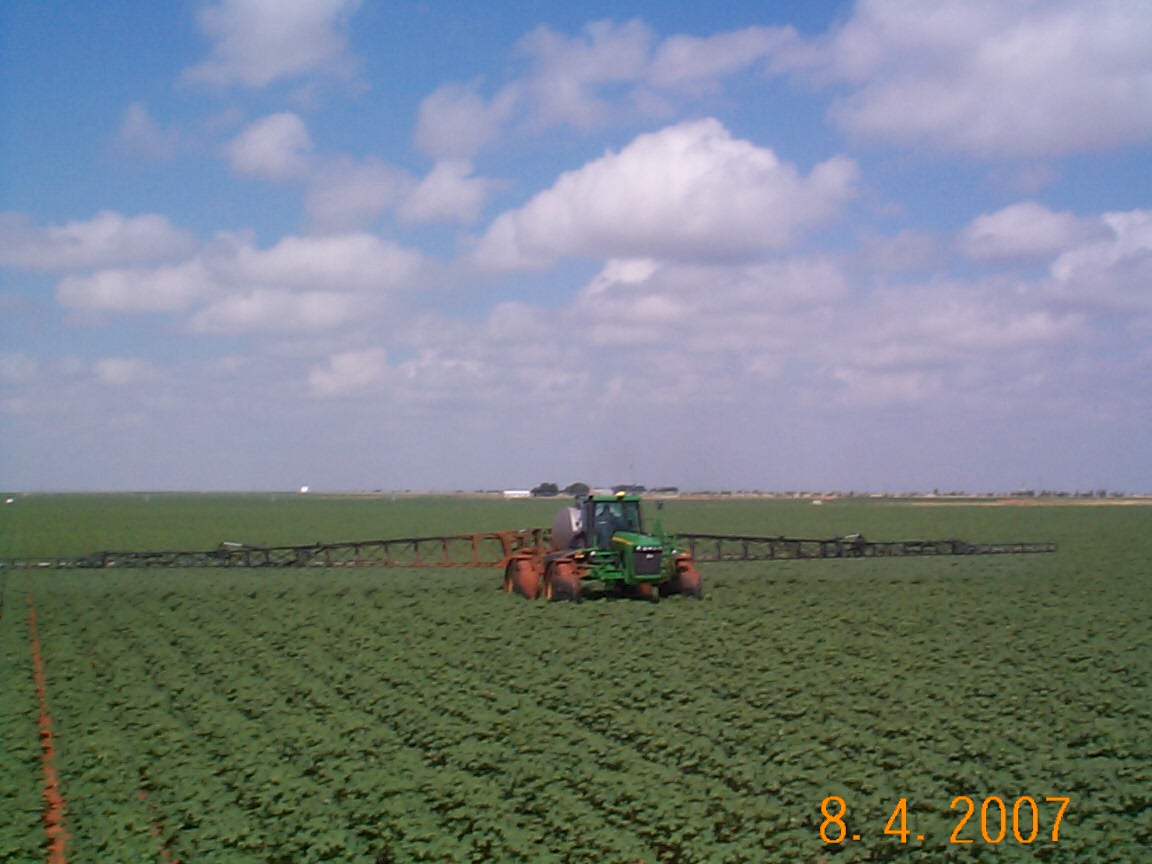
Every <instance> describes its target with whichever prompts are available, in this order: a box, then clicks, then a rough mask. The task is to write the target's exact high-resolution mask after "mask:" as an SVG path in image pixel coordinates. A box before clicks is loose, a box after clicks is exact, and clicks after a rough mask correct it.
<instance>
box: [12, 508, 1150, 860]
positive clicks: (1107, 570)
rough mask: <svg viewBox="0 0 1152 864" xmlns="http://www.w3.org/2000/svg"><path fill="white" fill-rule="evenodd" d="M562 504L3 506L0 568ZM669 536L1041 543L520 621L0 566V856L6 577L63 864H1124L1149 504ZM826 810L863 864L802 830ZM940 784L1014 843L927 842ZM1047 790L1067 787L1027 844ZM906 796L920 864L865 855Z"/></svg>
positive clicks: (442, 605) (336, 577)
mask: <svg viewBox="0 0 1152 864" xmlns="http://www.w3.org/2000/svg"><path fill="white" fill-rule="evenodd" d="M158 498H159V500H158ZM556 506H557V504H556V503H555V502H532V501H513V502H503V501H495V500H487V501H484V500H468V499H460V500H455V499H431V500H430V499H415V500H412V499H408V500H400V501H396V502H392V501H390V500H388V499H383V500H370V499H365V500H339V499H334V500H322V499H313V498H311V497H310V496H280V498H279V499H278V500H277V501H276V502H272V501H269V500H268V497H267V496H263V497H261V498H256V497H252V498H244V497H241V496H211V497H209V496H172V497H169V496H153V497H152V499H151V501H149V502H144V501H143V500H142V499H140V498H139V497H133V496H108V497H103V498H98V497H91V498H88V497H76V498H71V497H69V498H62V497H61V498H49V497H44V498H37V497H31V498H24V499H20V501H19V503H18V505H12V506H11V507H9V508H5V509H4V510H0V514H2V515H0V519H3V520H5V521H3V522H0V544H3V546H4V547H5V548H4V549H3V552H0V554H30V553H31V551H32V550H35V552H36V553H38V554H48V553H50V552H58V551H59V552H83V551H89V550H90V549H92V548H97V547H100V546H116V547H121V548H142V547H146V546H148V545H153V546H155V547H157V548H160V547H168V548H171V547H173V546H181V545H183V546H191V547H193V548H195V547H201V546H205V545H209V546H210V545H214V544H215V543H216V542H219V541H220V540H222V539H240V540H247V541H249V542H259V541H265V542H270V541H276V542H303V541H307V540H317V539H325V540H329V539H340V538H350V537H360V538H366V537H373V536H377V537H378V536H395V535H397V534H409V535H411V534H435V533H441V532H459V531H468V530H486V529H491V528H511V527H526V526H529V525H540V524H546V523H547V522H548V521H550V518H551V515H552V512H553V510H554V509H555V507H556ZM149 508H152V509H149ZM157 510H158V511H160V514H161V515H159V516H156V515H153V513H154V512H155V511H157ZM9 511H11V512H9ZM649 515H650V516H651V515H652V514H649ZM662 516H663V518H664V520H665V523H666V524H667V526H668V527H669V528H670V529H671V530H677V529H679V530H687V529H694V530H698V531H702V532H706V531H718V532H731V533H754V534H780V533H787V534H794V535H796V534H799V535H807V536H831V535H835V534H845V533H849V532H852V531H862V532H863V533H864V534H866V535H867V536H869V537H871V538H875V539H885V538H913V537H963V538H965V539H970V540H973V541H994V540H1012V539H1017V540H1054V541H1056V542H1059V543H1060V544H1061V551H1060V552H1059V554H1058V555H1056V556H1034V557H1003V558H977V559H970V560H969V559H957V558H948V559H939V560H894V559H875V560H852V561H796V562H776V563H764V564H757V565H736V564H731V565H705V566H704V567H703V568H702V569H703V572H704V577H705V592H706V596H707V599H706V600H705V601H703V602H694V601H689V600H685V599H682V598H669V599H668V600H666V601H665V602H662V603H660V604H648V603H642V602H641V603H633V602H624V601H608V600H605V601H594V602H585V603H582V604H578V605H577V604H566V603H565V604H552V605H549V604H546V603H529V602H526V601H524V600H522V599H520V598H517V597H513V596H509V595H505V594H502V593H501V592H499V591H498V590H497V586H498V583H499V577H498V575H497V574H496V573H494V572H493V571H435V570H433V571H404V570H391V571H368V570H334V571H287V572H265V571H247V572H240V571H237V572H212V571H147V572H116V571H101V572H97V573H86V572H47V571H45V572H38V571H34V572H31V573H18V574H16V573H14V574H9V575H8V576H7V584H6V586H5V588H4V594H3V596H4V607H3V608H4V612H3V615H2V617H0V709H2V710H0V736H3V737H2V739H0V743H2V744H3V746H2V747H0V807H2V808H3V811H4V813H5V816H8V814H9V813H11V814H15V818H12V819H5V820H0V858H2V859H3V860H13V861H25V860H27V861H33V860H41V859H42V857H43V856H42V853H41V852H40V848H41V845H42V841H43V828H42V826H41V825H40V823H39V811H40V809H41V807H42V802H41V801H40V798H39V794H40V789H41V788H42V778H41V776H40V773H39V762H38V759H39V752H38V742H37V740H36V713H37V706H36V702H35V696H34V693H33V691H32V684H31V668H30V662H29V660H28V653H27V650H28V649H27V612H26V605H25V596H26V594H27V593H28V588H30V589H31V593H32V596H33V599H34V602H35V604H36V609H37V614H38V619H39V627H40V634H41V640H42V642H43V646H44V662H45V668H46V673H47V676H48V687H49V700H50V702H51V706H52V713H53V717H54V720H55V724H56V728H57V744H58V746H59V754H58V759H57V762H58V768H59V771H60V776H61V791H62V793H63V794H64V797H65V798H66V800H67V802H68V809H67V812H66V819H67V820H68V823H67V824H68V829H69V831H70V832H72V835H73V837H72V840H71V841H70V845H69V856H68V860H69V861H70V862H73V861H75V862H89V861H90V862H97V861H100V862H104V861H156V860H159V854H160V848H161V845H165V844H166V845H167V848H168V850H169V853H170V855H171V857H173V858H176V859H179V860H181V861H196V862H310V861H356V862H365V864H371V862H383V864H387V862H396V864H408V862H414V861H438V862H550V861H551V862H557V864H579V862H589V864H592V862H596V864H600V862H621V864H623V862H630V864H634V862H637V861H639V862H646V864H656V862H667V864H672V862H679V864H697V862H699V864H703V862H749V864H752V862H755V864H761V862H777V861H779V862H789V864H791V862H815V861H819V860H822V859H828V860H835V861H839V862H852V861H864V860H888V861H908V862H913V861H933V862H941V861H943V862H965V864H967V862H979V861H991V860H997V861H1021V862H1023V861H1031V860H1044V861H1048V862H1077V864H1079V862H1105V861H1116V862H1121V861H1125V862H1129V861H1136V862H1138V861H1149V860H1152V856H1150V854H1149V852H1148V850H1149V849H1150V848H1152V795H1150V793H1149V789H1150V788H1152V712H1150V710H1149V705H1150V704H1152V698H1150V696H1152V690H1150V687H1152V643H1150V641H1149V638H1150V637H1149V628H1148V623H1149V621H1150V620H1152V592H1150V591H1149V577H1150V575H1152V573H1150V565H1149V561H1150V560H1152V555H1150V551H1152V543H1150V541H1149V536H1150V532H1149V528H1150V527H1152V518H1150V517H1152V508H1146V507H1117V506H1111V507H1102V506H1073V505H1068V506H1033V507H1017V508H1008V507H945V506H933V507H922V506H913V505H907V504H891V503H887V502H869V501H858V502H852V503H843V502H833V503H830V504H826V505H825V506H822V507H812V506H810V505H806V504H804V503H801V502H747V501H738V500H733V501H725V502H695V501H686V500H681V501H674V502H670V503H669V504H668V505H667V506H666V508H665V510H664V511H663V513H662ZM173 517H178V518H173ZM421 520H423V521H422V522H421ZM93 538H102V539H103V540H106V541H107V542H100V543H94V542H92V541H93ZM0 578H2V577H0ZM141 791H144V792H146V793H147V796H146V798H144V799H142V798H141V797H140V795H139V793H140V792H141ZM827 795H840V796H842V797H843V798H844V799H845V800H846V802H847V803H848V808H849V812H848V817H847V819H848V823H849V825H850V827H851V830H853V831H856V832H858V833H860V834H862V835H863V839H862V840H861V841H859V842H851V841H848V842H846V843H844V844H843V845H842V846H825V845H824V844H823V843H822V842H821V841H820V837H819V826H820V821H821V818H822V817H821V815H820V810H819V807H820V802H821V800H822V799H823V798H824V797H825V796H827ZM957 795H968V796H971V797H973V798H974V799H976V800H977V802H979V801H980V800H981V799H982V798H984V797H985V796H988V795H999V796H1000V797H1002V798H1004V799H1005V800H1007V801H1009V803H1011V802H1012V801H1014V800H1015V799H1016V798H1017V797H1018V796H1021V795H1030V796H1032V797H1034V798H1036V799H1037V800H1038V801H1040V802H1041V808H1042V809H1041V814H1042V830H1041V839H1039V840H1037V841H1036V842H1035V843H1034V844H1033V845H1031V846H1022V845H1020V844H1019V843H1016V842H1015V841H1014V840H1012V835H1011V831H1010V830H1009V832H1008V838H1009V839H1008V841H1006V842H1004V843H1001V844H999V845H997V846H992V845H989V844H986V843H984V842H983V841H982V840H981V839H980V835H979V829H978V828H975V829H973V830H967V831H966V834H967V836H969V837H975V838H976V842H975V843H974V844H972V845H970V846H955V845H950V844H948V842H947V840H948V835H949V834H950V832H951V830H952V828H953V827H954V826H955V824H956V822H957V821H958V818H957V815H956V811H951V810H950V809H949V804H950V802H951V800H952V798H953V797H955V796H957ZM1048 795H1070V796H1072V804H1071V806H1070V808H1069V811H1068V813H1067V814H1066V815H1065V819H1064V823H1063V825H1062V828H1061V838H1060V841H1059V842H1058V843H1056V844H1053V843H1051V842H1050V841H1049V840H1047V839H1046V838H1047V834H1046V833H1045V832H1046V830H1050V822H1049V823H1045V822H1044V821H1043V820H1044V819H1046V818H1049V819H1050V813H1051V809H1050V807H1049V805H1045V804H1044V803H1043V798H1044V797H1045V796H1048ZM901 797H907V798H908V800H909V820H910V823H911V824H912V827H913V829H914V830H915V831H918V832H920V833H924V834H926V835H927V837H928V840H927V841H926V842H925V843H923V844H916V843H909V844H908V845H906V846H901V845H900V844H899V842H898V841H897V840H896V839H895V838H893V837H884V835H883V833H882V832H883V828H884V825H885V822H886V821H887V819H888V817H889V815H890V814H891V812H892V809H893V807H894V806H895V804H896V802H897V800H898V799H899V798H901ZM1045 807H1049V809H1043V808H1045ZM972 824H974V823H970V825H969V828H971V826H972ZM1046 825H1047V828H1045V826H1046ZM154 826H156V827H155V828H154ZM154 830H156V831H157V832H158V833H156V834H153V831H154Z"/></svg>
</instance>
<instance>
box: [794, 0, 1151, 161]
mask: <svg viewBox="0 0 1152 864" xmlns="http://www.w3.org/2000/svg"><path fill="white" fill-rule="evenodd" d="M1150 44H1152V6H1149V5H1148V4H1146V3H1132V2H1128V0H1094V2H1081V0H1056V2H1047V3H1039V2H1031V0H1011V2H1005V0H911V2H910V0H859V2H858V3H857V4H856V7H855V10H854V12H853V15H852V16H851V18H849V19H848V20H847V21H846V22H845V23H844V24H843V25H841V26H839V27H837V28H835V29H834V30H833V31H832V32H831V33H830V34H829V36H828V37H826V38H824V39H821V40H816V41H814V42H810V43H808V44H807V45H806V46H802V47H801V48H799V49H797V48H796V47H795V46H787V47H785V48H784V49H783V50H781V51H780V52H779V54H778V56H777V57H776V65H777V68H779V69H786V68H805V69H808V70H809V71H812V72H814V73H815V74H816V75H817V76H818V77H820V78H823V79H824V80H829V81H841V82H844V83H846V84H847V86H848V89H849V93H848V94H847V95H846V96H844V97H842V98H839V99H837V101H836V102H835V103H834V105H833V108H832V117H833V118H834V119H835V120H836V122H838V123H839V124H840V125H841V126H842V127H843V128H844V129H846V130H848V131H849V132H850V133H852V134H854V135H858V136H861V137H863V138H872V139H877V140H882V141H896V142H900V143H904V144H909V145H917V144H928V145H930V146H933V147H935V148H938V149H940V150H943V151H952V152H962V153H971V154H976V155H979V156H989V157H996V156H1013V157H1020V156H1023V157H1034V156H1062V155H1066V154H1069V153H1075V152H1081V151H1090V150H1101V149H1106V148H1111V147H1116V146H1120V145H1124V144H1129V143H1133V142H1140V141H1147V140H1149V139H1150V138H1152V51H1149V50H1148V46H1149V45H1150Z"/></svg>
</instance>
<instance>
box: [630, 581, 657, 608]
mask: <svg viewBox="0 0 1152 864" xmlns="http://www.w3.org/2000/svg"><path fill="white" fill-rule="evenodd" d="M629 594H630V595H631V596H633V597H635V598H637V599H638V600H650V601H651V602H653V603H659V602H660V592H659V591H658V590H657V588H656V586H655V585H653V584H652V583H651V582H638V583H636V584H635V585H633V586H632V588H631V590H630V591H629Z"/></svg>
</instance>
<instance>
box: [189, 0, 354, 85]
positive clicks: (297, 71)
mask: <svg viewBox="0 0 1152 864" xmlns="http://www.w3.org/2000/svg"><path fill="white" fill-rule="evenodd" d="M359 7H360V0H220V2H218V3H215V4H212V5H208V6H204V7H202V8H201V9H200V12H199V13H198V15H197V23H198V24H199V26H200V29H201V30H202V31H203V32H204V33H205V34H206V35H207V36H208V37H209V38H210V39H211V40H212V53H211V56H210V57H209V58H208V59H207V60H205V61H204V62H202V63H200V64H199V65H197V66H193V67H192V68H190V69H187V70H185V72H184V77H185V79H186V80H189V81H196V82H202V83H207V84H214V85H231V84H241V85H244V86H246V87H263V86H265V85H267V84H270V83H272V82H273V81H276V80H278V79H281V78H294V77H298V76H301V75H306V74H310V73H318V72H322V73H328V74H334V75H338V76H347V75H348V74H349V72H350V70H351V68H352V60H351V58H350V57H349V54H348V49H347V37H346V33H345V31H346V29H347V22H348V19H349V18H350V17H351V16H352V14H353V13H354V12H355V11H356V10H357V9H358V8H359Z"/></svg>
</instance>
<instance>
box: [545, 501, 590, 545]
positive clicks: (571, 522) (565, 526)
mask: <svg viewBox="0 0 1152 864" xmlns="http://www.w3.org/2000/svg"><path fill="white" fill-rule="evenodd" d="M583 540H584V519H583V517H582V516H581V515H580V508H579V507H565V508H564V509H563V510H561V511H560V512H559V513H557V514H556V518H555V519H553V520H552V548H553V549H576V548H577V547H578V546H581V545H583Z"/></svg>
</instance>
